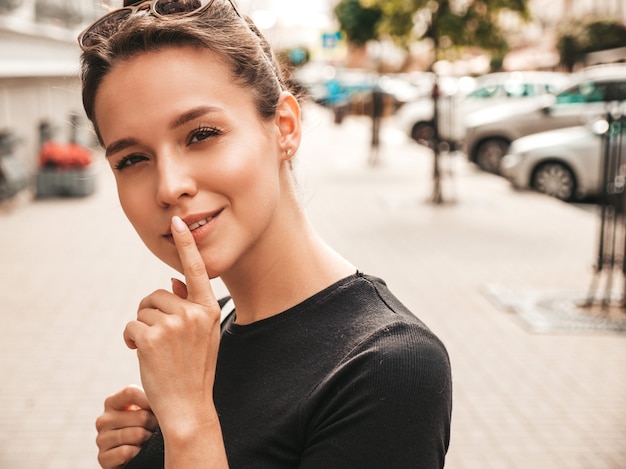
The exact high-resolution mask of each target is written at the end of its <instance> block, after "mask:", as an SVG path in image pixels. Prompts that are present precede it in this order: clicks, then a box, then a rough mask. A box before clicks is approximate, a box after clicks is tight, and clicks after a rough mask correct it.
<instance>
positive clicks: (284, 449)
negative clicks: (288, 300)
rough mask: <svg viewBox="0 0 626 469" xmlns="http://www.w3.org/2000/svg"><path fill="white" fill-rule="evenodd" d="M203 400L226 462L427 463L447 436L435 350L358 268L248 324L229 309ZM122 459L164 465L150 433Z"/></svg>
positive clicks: (442, 361) (437, 457)
mask: <svg viewBox="0 0 626 469" xmlns="http://www.w3.org/2000/svg"><path fill="white" fill-rule="evenodd" d="M214 400H215V405H216V408H217V411H218V414H219V417H220V424H221V427H222V434H223V437H224V444H225V447H226V453H227V456H228V462H229V465H230V467H231V468H235V469H239V468H250V467H254V468H268V469H269V468H272V469H280V468H301V469H309V468H310V469H319V468H322V467H323V468H349V469H354V468H360V469H363V468H381V467H385V468H398V469H406V468H411V467H414V468H424V469H431V468H433V469H434V468H441V467H443V465H444V459H445V454H446V451H447V449H448V444H449V440H450V416H451V408H452V383H451V376H450V363H449V359H448V355H447V352H446V350H445V347H444V346H443V344H442V343H441V342H440V341H439V339H438V338H437V337H436V336H435V335H434V334H433V333H432V332H431V331H430V330H429V329H428V328H427V327H426V326H425V325H424V324H423V323H422V322H421V321H420V320H419V319H417V318H416V317H415V316H414V315H413V314H412V313H411V312H410V311H408V310H407V309H406V308H405V307H404V306H403V305H402V304H401V303H400V302H399V301H398V300H397V299H396V298H395V297H394V296H393V295H392V294H391V293H390V291H389V290H388V289H387V287H386V285H385V283H384V282H383V281H382V280H380V279H378V278H375V277H370V276H366V275H363V274H361V273H357V274H355V275H352V276H350V277H347V278H345V279H343V280H341V281H339V282H337V283H336V284H334V285H331V286H330V287H328V288H326V289H325V290H323V291H321V292H319V293H317V294H316V295H314V296H312V297H310V298H308V299H307V300H305V301H303V302H302V303H300V304H299V305H297V306H294V307H293V308H290V309H289V310H287V311H285V312H283V313H281V314H278V315H276V316H272V317H270V318H268V319H264V320H262V321H258V322H255V323H253V324H250V325H245V326H241V325H238V324H235V314H233V315H231V317H229V318H228V319H227V320H226V321H225V323H224V325H223V328H222V339H221V342H220V349H219V354H218V362H217V370H216V378H215V389H214ZM208 463H210V462H209V461H207V464H208ZM127 467H128V468H132V469H137V468H146V469H147V468H150V469H154V468H162V467H163V440H162V435H161V434H160V432H159V431H157V432H156V433H155V435H154V436H153V437H152V438H151V439H150V440H149V441H148V442H147V443H146V445H145V446H144V448H143V449H142V451H141V453H140V454H139V455H138V456H137V458H135V459H134V460H133V461H131V463H130V464H129V465H128V466H127Z"/></svg>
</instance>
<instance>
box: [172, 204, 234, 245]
mask: <svg viewBox="0 0 626 469" xmlns="http://www.w3.org/2000/svg"><path fill="white" fill-rule="evenodd" d="M222 211H223V209H220V210H216V211H215V212H211V213H208V214H207V213H203V214H198V215H188V216H186V217H181V218H182V220H183V222H185V224H186V225H187V226H188V227H189V231H191V232H192V233H194V235H195V234H196V233H199V232H200V231H205V230H200V228H202V227H203V226H205V225H207V224H209V223H211V221H213V220H214V219H215V218H217V217H218V216H219V215H220V214H221V213H222ZM164 236H165V237H166V238H168V239H170V240H171V238H172V233H171V232H168V233H166V234H165V235H164Z"/></svg>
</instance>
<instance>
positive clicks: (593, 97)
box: [556, 81, 626, 104]
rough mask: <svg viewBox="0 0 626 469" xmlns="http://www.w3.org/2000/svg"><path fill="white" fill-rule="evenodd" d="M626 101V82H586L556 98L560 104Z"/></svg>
mask: <svg viewBox="0 0 626 469" xmlns="http://www.w3.org/2000/svg"><path fill="white" fill-rule="evenodd" d="M624 99H626V82H608V81H607V82H599V83H596V82H592V81H586V82H583V83H580V84H578V85H576V86H573V87H572V88H569V89H567V90H566V91H563V92H562V93H560V94H559V95H557V97H556V102H557V103H559V104H570V103H594V102H601V101H613V100H616V101H619V100H624Z"/></svg>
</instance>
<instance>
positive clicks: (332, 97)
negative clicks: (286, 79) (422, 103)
mask: <svg viewBox="0 0 626 469" xmlns="http://www.w3.org/2000/svg"><path fill="white" fill-rule="evenodd" d="M294 79H295V81H296V82H297V83H298V85H299V86H301V87H302V88H303V89H304V90H306V92H307V93H308V95H309V97H310V98H311V99H312V100H313V101H314V102H316V103H318V104H320V105H322V106H325V107H328V108H330V109H332V110H333V112H334V113H335V122H337V123H341V121H342V120H343V117H344V116H346V115H348V114H366V113H368V109H369V105H370V104H371V103H370V99H371V94H372V91H373V90H374V88H378V89H379V90H380V91H382V92H383V93H384V94H385V96H386V102H388V103H389V105H388V106H387V108H388V109H389V112H395V110H396V109H398V108H399V107H401V106H402V105H403V104H404V103H406V102H408V101H412V100H414V99H416V98H417V97H418V96H419V95H420V94H421V90H420V89H419V87H418V86H417V85H416V84H414V83H412V82H411V80H409V79H407V77H406V76H405V75H403V74H385V75H379V74H378V73H377V72H375V71H373V70H367V69H357V68H345V67H335V66H333V65H330V64H324V63H315V62H311V63H308V64H306V65H304V66H303V67H301V68H300V69H297V70H296V71H295V72H294Z"/></svg>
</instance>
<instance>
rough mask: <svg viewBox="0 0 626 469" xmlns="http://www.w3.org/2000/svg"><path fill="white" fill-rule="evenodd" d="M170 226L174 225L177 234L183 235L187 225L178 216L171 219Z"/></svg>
mask: <svg viewBox="0 0 626 469" xmlns="http://www.w3.org/2000/svg"><path fill="white" fill-rule="evenodd" d="M172 225H174V229H175V230H176V231H177V232H179V233H184V232H185V230H186V229H187V225H185V222H184V221H183V220H182V219H181V218H180V217H179V216H173V217H172Z"/></svg>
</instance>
